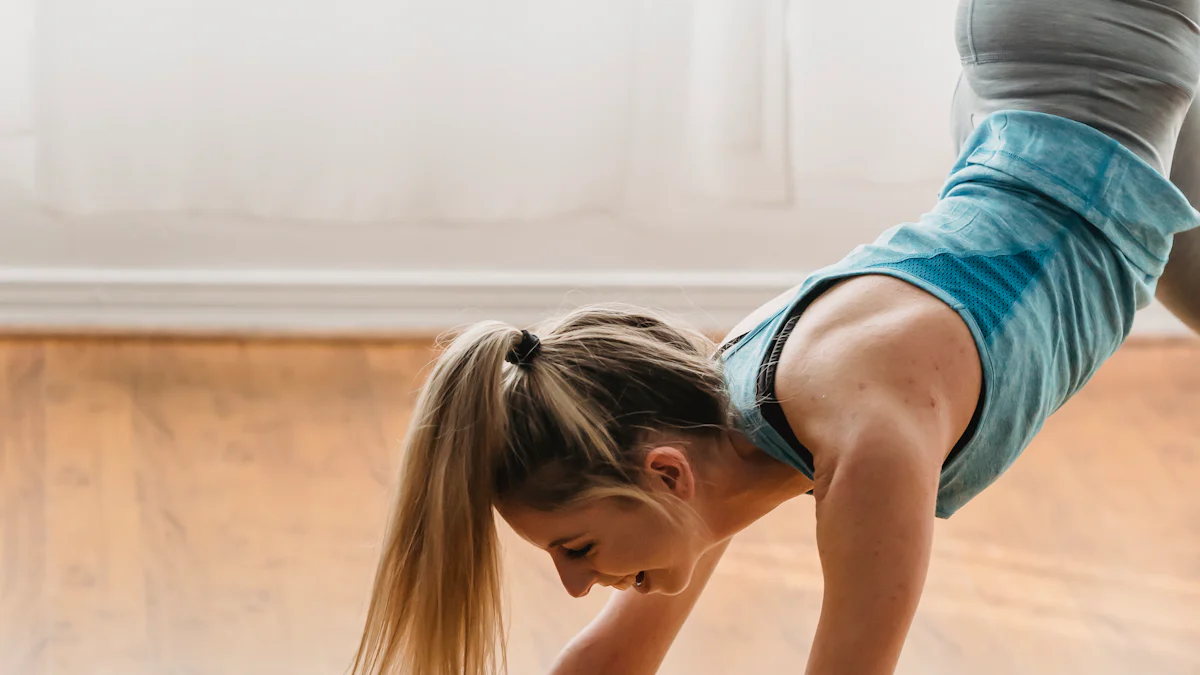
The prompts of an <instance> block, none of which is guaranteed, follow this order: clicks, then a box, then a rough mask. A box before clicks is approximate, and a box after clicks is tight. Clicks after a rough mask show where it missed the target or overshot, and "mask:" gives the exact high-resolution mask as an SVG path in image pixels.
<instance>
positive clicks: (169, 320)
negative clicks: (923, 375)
mask: <svg viewBox="0 0 1200 675" xmlns="http://www.w3.org/2000/svg"><path fill="white" fill-rule="evenodd" d="M802 279H803V274H802V273H799V272H798V273H766V274H762V273H740V272H739V273H723V272H638V271H596V272H492V271H432V270H431V271H405V272H393V271H349V270H212V269H208V270H110V269H85V268H75V269H64V268H55V269H13V268H9V269H3V268H0V331H6V332H9V333H14V332H15V333H29V332H68V333H75V332H78V333H85V332H86V333H95V332H101V333H130V332H133V333H165V334H250V335H315V336H320V335H333V336H336V335H363V336H372V335H386V336H402V335H428V334H430V333H435V332H440V331H444V330H446V329H448V328H451V327H455V326H461V325H463V324H468V323H471V322H474V321H479V320H482V319H497V320H501V321H506V322H509V323H512V324H513V325H516V326H527V325H529V324H532V323H534V322H535V321H537V320H539V319H542V318H545V317H547V316H552V315H554V314H557V313H560V312H562V311H564V310H566V309H568V308H570V307H574V306H579V305H583V304H586V303H590V302H601V301H622V302H630V303H635V304H638V305H644V306H646V307H652V308H655V309H658V310H661V311H666V312H669V313H671V314H674V315H676V316H679V317H681V318H684V319H686V320H688V321H691V322H692V323H693V324H694V325H696V326H698V327H700V328H702V329H705V330H713V331H720V330H727V329H728V328H730V327H732V326H733V325H734V324H735V323H736V322H737V321H738V320H740V319H741V318H742V317H743V316H745V315H746V314H747V313H748V312H749V311H750V310H752V309H754V308H755V307H757V306H758V305H760V304H761V303H763V302H765V301H767V300H769V299H771V298H773V297H774V296H775V295H777V294H778V293H780V292H781V291H782V290H784V289H786V288H788V287H789V286H791V285H794V284H796V283H798V282H799V281H800V280H802Z"/></svg>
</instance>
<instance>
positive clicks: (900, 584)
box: [776, 277, 982, 675]
mask: <svg viewBox="0 0 1200 675" xmlns="http://www.w3.org/2000/svg"><path fill="white" fill-rule="evenodd" d="M805 318H806V320H807V321H808V323H805V321H801V323H800V324H798V325H797V328H796V331H795V332H794V333H793V334H792V336H791V337H790V338H789V339H788V343H787V344H786V345H785V347H784V350H783V353H782V355H781V358H780V367H779V375H778V378H777V380H776V393H777V395H778V396H779V399H780V401H781V404H782V405H783V409H784V414H785V415H787V418H788V422H789V424H791V426H792V428H793V429H794V430H795V431H796V435H797V437H798V438H799V439H800V441H801V442H802V443H804V444H805V445H806V447H808V448H810V449H811V450H812V453H813V460H814V467H813V469H814V479H815V480H814V486H813V494H814V496H815V497H816V500H817V547H818V550H819V552H820V556H821V569H822V572H823V575H824V578H825V592H824V598H823V601H822V604H821V617H820V620H819V622H818V624H817V634H816V637H815V638H814V640H813V647H812V652H811V653H810V655H809V662H808V671H807V672H808V675H890V673H892V672H893V671H894V670H895V667H896V663H897V661H898V660H899V658H900V652H901V650H902V648H903V646H904V640H905V637H906V635H907V634H908V630H909V627H910V625H911V624H912V620H913V616H914V614H915V613H916V609H917V604H918V602H919V600H920V597H921V591H922V589H923V587H924V583H925V575H926V571H927V569H928V566H929V558H930V549H931V547H932V539H933V525H934V513H935V505H936V501H937V490H938V481H939V474H940V472H941V467H942V463H943V462H944V461H945V458H946V457H947V455H948V454H949V452H950V450H951V448H953V447H954V445H955V443H956V442H957V441H958V439H959V438H960V437H961V436H962V434H963V432H964V431H965V430H966V428H967V427H968V425H969V423H970V419H971V417H972V414H973V413H974V411H975V408H976V406H977V404H978V401H979V394H980V390H981V386H982V374H981V366H980V361H979V355H978V351H977V349H976V347H975V342H974V338H973V337H972V335H971V332H970V330H969V329H968V328H967V325H966V324H965V323H964V322H963V320H962V319H961V318H960V317H959V316H958V314H957V312H955V311H954V310H953V309H951V308H950V307H949V306H948V305H946V304H944V303H943V302H941V301H940V300H938V299H937V298H934V297H933V296H930V295H928V294H926V293H925V292H924V291H921V290H919V289H917V288H916V287H913V286H909V285H908V284H906V283H905V282H903V281H899V280H895V279H890V278H885V277H861V278H857V279H853V280H851V281H850V282H846V283H844V284H842V285H841V286H839V287H835V288H834V289H832V290H830V291H829V292H828V293H826V295H824V296H822V297H821V298H819V299H818V300H817V301H816V302H814V303H813V304H812V305H811V306H810V307H809V309H808V312H806V317H805Z"/></svg>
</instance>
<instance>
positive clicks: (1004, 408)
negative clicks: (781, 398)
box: [720, 111, 1200, 518]
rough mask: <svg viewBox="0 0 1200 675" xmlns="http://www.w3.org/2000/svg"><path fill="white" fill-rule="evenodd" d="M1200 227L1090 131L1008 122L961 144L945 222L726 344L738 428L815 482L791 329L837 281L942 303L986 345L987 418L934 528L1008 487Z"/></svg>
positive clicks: (947, 467)
mask: <svg viewBox="0 0 1200 675" xmlns="http://www.w3.org/2000/svg"><path fill="white" fill-rule="evenodd" d="M1197 225H1200V213H1198V212H1197V211H1196V210H1195V209H1194V208H1192V206H1191V205H1190V204H1189V203H1188V201H1187V199H1186V198H1185V197H1184V195H1183V194H1182V193H1181V192H1180V191H1179V190H1178V189H1177V188H1176V187H1175V186H1174V185H1173V184H1172V183H1171V182H1170V181H1168V180H1167V179H1165V178H1164V177H1163V176H1162V175H1161V174H1159V173H1158V172H1156V171H1155V170H1154V169H1153V168H1152V167H1150V165H1148V164H1146V162H1144V161H1143V160H1142V159H1141V158H1139V157H1138V156H1137V155H1135V154H1133V153H1132V152H1130V151H1129V150H1128V149H1126V148H1125V147H1124V146H1122V145H1121V144H1119V143H1118V142H1116V141H1115V140H1113V139H1111V138H1110V137H1108V136H1106V135H1104V134H1102V133H1100V132H1099V131H1096V130H1094V129H1092V128H1091V127H1088V126H1086V125H1083V124H1080V123H1078V122H1074V121H1071V120H1067V119H1064V118H1061V117H1056V116H1053V115H1047V114H1043V113H1036V112H1026V111H1001V112H997V113H993V114H992V115H990V116H989V117H987V118H986V119H985V120H983V121H981V122H980V124H979V126H978V127H977V128H976V129H975V131H974V133H973V134H972V135H971V137H970V138H969V139H968V140H967V142H966V143H965V144H964V146H963V150H962V152H961V154H960V156H959V158H958V160H957V162H956V163H955V164H954V167H953V168H952V170H951V171H950V174H949V177H948V178H947V180H946V182H945V185H944V186H943V188H942V191H941V193H940V194H939V200H938V202H937V204H936V206H934V208H933V209H932V210H931V211H930V212H929V213H926V214H924V215H923V216H921V218H920V219H918V220H917V221H916V222H913V223H904V224H901V225H897V226H895V227H892V228H891V229H889V230H887V231H886V232H884V233H883V234H882V235H880V236H879V238H878V239H876V240H875V242H874V243H872V244H870V245H866V246H859V247H857V248H856V249H855V250H854V251H852V252H851V253H850V254H849V255H848V256H846V257H845V258H843V259H842V260H841V261H839V262H837V263H834V264H833V265H830V266H828V267H825V268H823V269H821V270H818V271H817V272H815V273H814V274H812V275H811V276H809V277H808V278H807V279H805V280H804V282H803V284H802V285H801V286H800V289H799V290H798V292H797V293H796V294H795V296H794V297H793V298H792V300H791V301H790V302H789V303H787V304H786V305H785V306H784V307H783V308H781V309H780V310H779V311H778V312H776V313H775V314H773V315H771V316H769V317H767V318H766V319H764V320H763V321H762V322H760V323H759V324H758V325H757V326H755V327H754V328H752V329H751V330H750V331H748V332H747V333H745V334H743V335H741V336H739V337H738V338H736V339H735V340H733V341H731V342H729V343H727V344H726V345H724V346H723V348H722V351H721V353H720V359H721V361H722V364H723V368H724V376H725V381H726V384H727V385H728V389H729V393H730V396H731V399H732V404H733V408H734V410H735V412H736V416H737V419H738V425H739V427H740V429H741V430H742V431H743V432H744V433H745V434H746V435H747V436H748V437H749V438H750V439H751V440H752V441H753V442H754V443H755V444H756V445H757V446H758V447H759V448H761V449H762V450H763V451H765V452H767V453H768V454H770V455H771V456H773V457H774V458H776V459H778V460H779V461H781V462H784V463H787V464H789V465H791V466H793V467H795V468H796V469H797V470H799V471H801V472H802V473H804V474H805V475H807V476H809V477H810V478H811V477H812V476H813V468H812V467H813V462H812V455H811V454H810V453H809V451H808V449H806V448H804V447H803V446H802V445H801V444H800V443H799V442H798V441H797V440H796V438H795V436H794V435H793V434H792V433H791V430H790V429H789V428H788V426H787V421H786V419H785V418H784V417H783V414H782V410H781V409H780V407H779V403H778V401H777V400H776V399H775V398H774V369H773V363H774V362H775V361H777V360H778V353H779V351H780V348H781V347H782V344H783V342H784V338H786V335H787V333H788V331H789V330H790V326H791V325H794V323H795V321H796V320H797V319H798V317H799V316H800V315H801V314H802V313H803V312H804V310H805V308H806V307H807V306H808V305H809V304H811V303H812V302H813V300H815V299H816V298H817V297H818V296H819V295H820V294H821V293H822V292H824V291H825V290H826V289H828V288H829V287H830V286H831V285H832V284H833V283H834V282H836V281H838V280H841V279H845V278H848V277H853V276H858V275H864V274H883V275H888V276H892V277H896V278H898V279H902V280H904V281H906V282H908V283H911V284H913V285H915V286H917V287H919V288H922V289H924V290H925V291H927V292H929V293H931V294H933V295H934V296H936V297H938V298H940V299H941V300H942V301H943V302H945V303H946V304H947V305H949V306H950V307H952V308H953V309H954V310H956V311H957V312H958V314H959V315H960V316H961V317H962V319H963V321H964V322H965V323H966V325H967V326H968V327H969V328H970V330H971V334H972V336H973V337H974V340H975V345H976V347H978V350H979V356H980V361H981V364H982V370H983V388H982V393H981V396H980V400H979V402H978V405H977V408H976V411H975V416H974V419H973V420H972V422H971V424H970V425H969V427H968V429H967V432H966V433H965V434H964V435H963V437H962V438H961V439H960V440H959V442H958V443H957V445H956V446H955V447H954V449H953V450H952V451H951V453H950V454H949V456H948V457H947V460H946V462H945V463H944V465H943V467H942V471H941V478H940V482H939V488H938V495H937V509H936V515H937V516H938V517H939V518H949V517H950V516H951V515H952V514H953V513H954V512H955V511H957V510H958V509H960V508H961V507H962V506H963V505H964V504H966V503H967V502H968V501H970V499H971V498H972V497H974V496H975V495H977V494H979V493H980V492H981V491H982V490H983V489H984V488H986V487H987V486H988V485H990V484H991V483H993V482H994V481H995V480H996V479H997V478H999V477H1000V476H1001V475H1002V474H1003V473H1004V472H1005V470H1007V469H1008V467H1009V466H1011V465H1012V463H1013V462H1014V461H1015V460H1016V459H1017V458H1018V457H1019V456H1020V454H1021V452H1022V451H1023V450H1024V449H1025V448H1026V447H1027V446H1028V445H1029V443H1030V441H1031V440H1032V439H1033V437H1034V436H1035V435H1036V434H1037V432H1038V431H1039V430H1040V429H1041V428H1042V425H1043V423H1044V422H1045V420H1046V419H1047V418H1048V417H1049V416H1050V415H1051V414H1052V413H1054V412H1055V411H1056V410H1058V408H1059V407H1060V406H1062V404H1063V403H1065V402H1066V401H1067V400H1068V399H1069V398H1070V397H1071V396H1072V395H1074V394H1075V393H1076V392H1077V391H1079V389H1080V388H1081V387H1082V386H1083V385H1084V384H1085V383H1087V381H1088V380H1089V379H1090V378H1091V377H1092V375H1093V374H1094V373H1095V372H1096V370H1097V369H1098V368H1099V367H1100V365H1101V364H1102V363H1104V361H1105V360H1106V359H1108V357H1110V356H1111V355H1112V354H1113V353H1114V352H1115V351H1116V350H1117V348H1118V347H1119V346H1120V345H1121V344H1122V343H1123V342H1124V340H1125V339H1126V337H1128V335H1129V331H1130V328H1131V327H1132V324H1133V317H1134V313H1135V312H1136V311H1137V310H1138V309H1141V308H1143V307H1145V306H1147V305H1148V304H1149V303H1150V302H1151V300H1152V299H1153V297H1154V289H1155V286H1156V284H1157V281H1158V278H1159V276H1161V274H1162V271H1163V266H1164V264H1165V263H1166V261H1167V257H1168V255H1169V254H1170V251H1171V243H1172V239H1173V237H1174V235H1175V234H1176V233H1178V232H1182V231H1184V230H1187V229H1190V228H1193V227H1196V226H1197Z"/></svg>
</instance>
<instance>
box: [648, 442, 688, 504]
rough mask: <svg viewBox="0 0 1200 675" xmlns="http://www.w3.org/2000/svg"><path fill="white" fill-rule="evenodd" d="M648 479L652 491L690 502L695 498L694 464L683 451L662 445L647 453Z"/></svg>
mask: <svg viewBox="0 0 1200 675" xmlns="http://www.w3.org/2000/svg"><path fill="white" fill-rule="evenodd" d="M644 468H645V470H646V478H647V479H648V480H649V481H650V489H651V490H661V491H664V492H668V493H670V494H673V495H675V496H676V497H678V498H679V499H683V500H688V499H691V498H692V497H693V496H695V492H696V476H695V474H694V473H693V472H692V463H691V462H690V461H688V457H687V455H686V454H684V452H683V451H682V450H680V449H679V448H677V447H674V446H671V445H660V446H657V447H654V448H651V449H650V451H649V452H647V453H646V463H645V467H644Z"/></svg>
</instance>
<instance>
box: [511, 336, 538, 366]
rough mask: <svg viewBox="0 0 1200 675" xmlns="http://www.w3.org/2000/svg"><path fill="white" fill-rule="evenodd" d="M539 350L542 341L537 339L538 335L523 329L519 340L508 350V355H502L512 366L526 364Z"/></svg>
mask: <svg viewBox="0 0 1200 675" xmlns="http://www.w3.org/2000/svg"><path fill="white" fill-rule="evenodd" d="M541 350H542V341H541V340H539V339H538V336H536V335H534V334H533V333H530V332H529V331H527V330H523V331H521V342H520V343H519V344H518V345H517V346H515V347H513V348H512V349H510V350H508V355H507V356H505V357H504V360H505V361H508V362H509V363H511V364H513V365H514V366H528V365H529V364H530V363H532V362H533V357H535V356H537V354H538V352H539V351H541Z"/></svg>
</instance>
